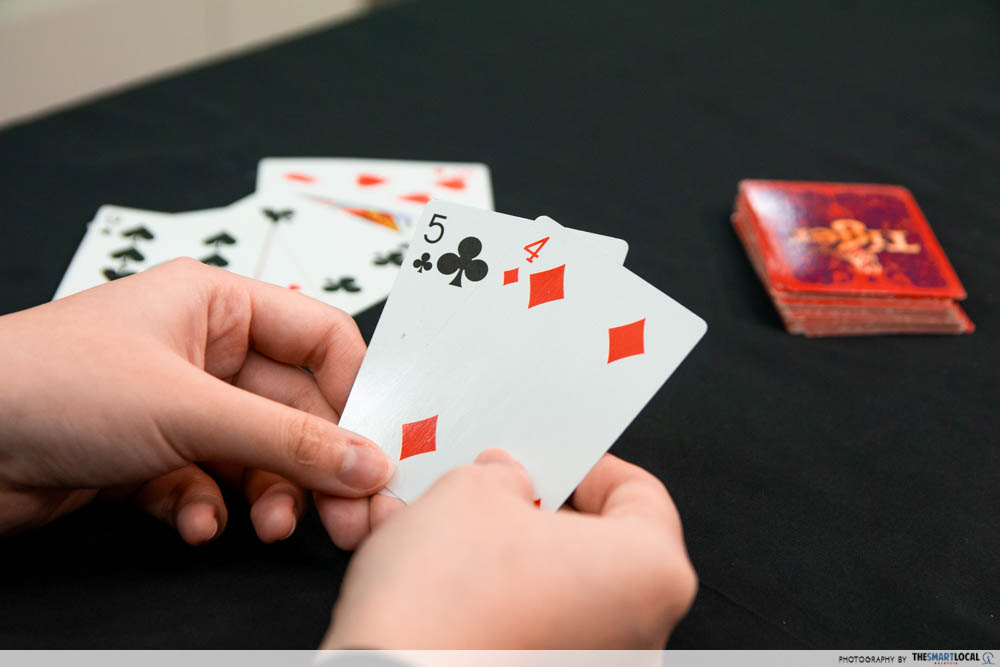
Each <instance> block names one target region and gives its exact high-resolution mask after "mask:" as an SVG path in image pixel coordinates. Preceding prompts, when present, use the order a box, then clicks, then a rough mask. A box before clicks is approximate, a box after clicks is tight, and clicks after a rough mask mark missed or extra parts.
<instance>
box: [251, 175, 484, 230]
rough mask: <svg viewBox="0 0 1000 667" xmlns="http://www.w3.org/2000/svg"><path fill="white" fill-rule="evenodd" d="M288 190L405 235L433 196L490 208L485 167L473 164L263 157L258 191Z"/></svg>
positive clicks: (258, 177)
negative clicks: (373, 220) (384, 225)
mask: <svg viewBox="0 0 1000 667" xmlns="http://www.w3.org/2000/svg"><path fill="white" fill-rule="evenodd" d="M269 189H291V190H293V191H295V192H298V193H300V194H302V195H305V196H308V197H311V198H313V199H314V201H319V202H322V203H325V204H326V205H330V206H336V207H340V208H342V209H345V210H349V211H354V212H355V213H356V214H358V215H363V216H371V217H374V218H378V219H384V220H385V222H386V224H387V225H389V226H395V227H398V228H399V229H400V230H401V231H402V232H403V233H404V234H405V233H406V232H408V231H409V230H411V229H412V227H413V225H414V223H415V222H416V219H417V218H418V217H419V215H420V212H421V211H422V209H423V207H424V206H425V205H426V204H427V202H429V201H430V200H431V199H443V200H447V201H453V202H456V203H459V204H465V205H466V206H473V207H476V208H483V209H490V210H492V208H493V188H492V185H491V182H490V172H489V168H488V167H487V166H486V165H484V164H479V163H471V162H423V161H417V160H367V159H355V158H264V159H263V160H261V161H260V164H259V165H258V167H257V190H258V191H261V190H269Z"/></svg>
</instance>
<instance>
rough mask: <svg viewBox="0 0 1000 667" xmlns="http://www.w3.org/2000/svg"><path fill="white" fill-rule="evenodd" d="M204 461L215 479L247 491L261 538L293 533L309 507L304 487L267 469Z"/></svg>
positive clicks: (267, 540)
mask: <svg viewBox="0 0 1000 667" xmlns="http://www.w3.org/2000/svg"><path fill="white" fill-rule="evenodd" d="M202 465H203V467H204V468H205V470H206V471H207V472H209V473H211V475H212V476H213V477H214V478H215V479H217V480H221V481H223V482H225V483H226V484H228V485H229V486H230V487H232V488H234V489H240V490H241V491H243V495H244V496H245V497H246V499H247V502H249V503H250V521H251V523H253V527H254V530H255V531H256V533H257V537H259V538H260V541H261V542H264V543H266V544H270V543H272V542H278V541H280V540H287V539H288V538H289V537H291V536H292V533H294V532H295V528H296V527H297V526H298V521H299V519H300V518H301V517H302V513H303V512H304V511H305V508H306V492H305V491H304V490H303V489H302V488H301V487H299V486H296V485H295V484H292V483H291V482H289V481H288V480H287V479H285V478H284V477H281V476H280V475H275V474H274V473H270V472H266V471H264V470H257V469H253V468H243V467H241V466H238V465H233V464H229V463H204V464H202Z"/></svg>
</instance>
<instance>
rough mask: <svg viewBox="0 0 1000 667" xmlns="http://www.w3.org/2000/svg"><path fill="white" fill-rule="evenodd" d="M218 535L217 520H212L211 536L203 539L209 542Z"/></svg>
mask: <svg viewBox="0 0 1000 667" xmlns="http://www.w3.org/2000/svg"><path fill="white" fill-rule="evenodd" d="M218 534H219V520H218V519H212V534H211V535H209V536H208V537H207V538H205V541H206V542H211V541H212V540H214V539H215V536H216V535H218Z"/></svg>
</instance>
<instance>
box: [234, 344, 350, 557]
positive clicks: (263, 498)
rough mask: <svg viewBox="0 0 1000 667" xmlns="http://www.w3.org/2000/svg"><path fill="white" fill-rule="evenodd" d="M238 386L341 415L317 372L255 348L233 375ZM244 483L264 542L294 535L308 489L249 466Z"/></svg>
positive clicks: (326, 415)
mask: <svg viewBox="0 0 1000 667" xmlns="http://www.w3.org/2000/svg"><path fill="white" fill-rule="evenodd" d="M231 382H232V383H233V384H234V385H236V386H237V387H241V388H243V389H246V390H247V391H250V392H253V393H254V394H257V395H259V396H263V397H265V398H270V399H271V400H274V401H278V402H279V403H284V404H285V405H288V406H290V407H293V408H296V409H298V410H302V411H304V412H309V413H311V414H314V415H316V416H317V417H322V418H323V419H326V420H328V421H331V422H333V423H334V424H336V423H337V421H338V420H339V419H340V416H339V415H338V414H337V412H336V411H335V410H334V409H333V407H332V406H331V405H330V404H329V403H328V402H327V400H326V398H325V397H324V396H323V393H322V392H321V391H320V389H319V386H318V385H317V384H316V381H315V380H314V379H313V376H312V375H310V374H309V373H306V372H305V371H303V370H302V369H301V368H298V367H296V366H289V365H288V364H283V363H280V362H277V361H274V360H273V359H269V358H268V357H265V356H264V355H262V354H259V353H257V352H254V351H253V350H251V351H250V352H248V353H247V356H246V360H245V361H244V362H243V366H242V367H241V368H240V370H239V371H238V372H237V373H236V375H234V376H233V377H232V379H231ZM241 476H242V479H241V484H240V485H241V486H242V487H243V490H244V493H245V494H246V496H247V500H249V501H250V503H251V504H252V505H253V507H252V509H251V511H250V519H251V521H252V522H253V524H254V529H255V530H256V531H257V536H258V537H260V539H261V540H262V541H263V542H275V541H277V540H284V539H287V538H289V537H291V535H292V533H293V532H295V527H296V525H297V523H298V519H299V518H300V517H301V516H302V512H303V511H304V509H305V506H306V496H305V491H303V490H302V489H301V488H299V487H297V486H295V485H293V484H292V483H291V482H288V481H287V480H285V479H284V478H282V477H280V476H278V475H275V474H273V473H268V472H263V471H259V470H248V471H246V473H245V474H241Z"/></svg>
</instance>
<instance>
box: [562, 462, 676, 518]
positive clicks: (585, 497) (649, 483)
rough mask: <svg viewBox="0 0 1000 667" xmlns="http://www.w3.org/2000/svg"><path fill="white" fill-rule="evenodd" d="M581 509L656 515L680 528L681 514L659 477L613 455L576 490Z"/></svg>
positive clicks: (574, 501)
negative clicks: (678, 512)
mask: <svg viewBox="0 0 1000 667" xmlns="http://www.w3.org/2000/svg"><path fill="white" fill-rule="evenodd" d="M570 504H571V505H572V506H573V507H574V508H575V509H577V510H579V511H581V512H587V513H590V514H601V515H606V516H635V515H638V516H652V517H655V518H657V519H659V520H663V521H667V522H670V523H671V524H676V526H677V527H678V528H679V527H680V516H679V515H678V514H677V508H676V507H675V506H674V502H673V500H672V499H671V498H670V494H668V493H667V489H666V487H664V486H663V484H662V483H661V482H660V480H658V479H657V478H656V477H654V476H653V475H651V474H650V473H648V472H647V471H645V470H643V469H642V468H640V467H639V466H637V465H633V464H631V463H628V462H626V461H623V460H621V459H620V458H618V457H617V456H613V455H612V454H605V455H604V456H603V457H601V460H599V461H598V462H597V465H595V466H594V467H593V468H592V469H591V470H590V472H589V473H587V476H586V477H585V478H584V479H583V481H582V482H580V485H579V486H578V487H577V488H576V491H574V492H573V496H572V498H571V499H570Z"/></svg>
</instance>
